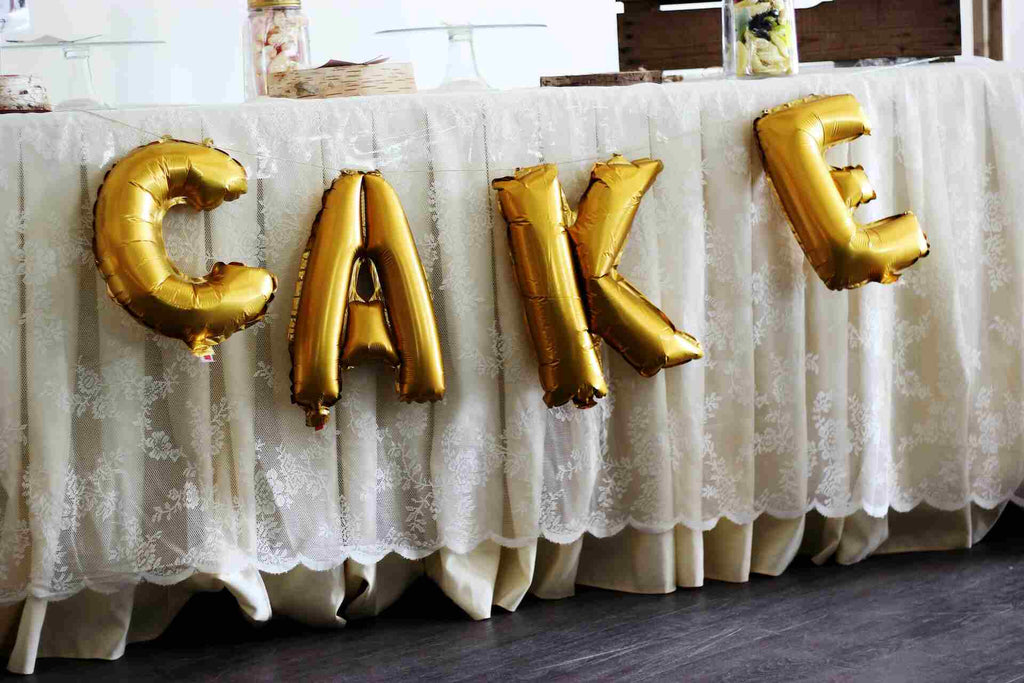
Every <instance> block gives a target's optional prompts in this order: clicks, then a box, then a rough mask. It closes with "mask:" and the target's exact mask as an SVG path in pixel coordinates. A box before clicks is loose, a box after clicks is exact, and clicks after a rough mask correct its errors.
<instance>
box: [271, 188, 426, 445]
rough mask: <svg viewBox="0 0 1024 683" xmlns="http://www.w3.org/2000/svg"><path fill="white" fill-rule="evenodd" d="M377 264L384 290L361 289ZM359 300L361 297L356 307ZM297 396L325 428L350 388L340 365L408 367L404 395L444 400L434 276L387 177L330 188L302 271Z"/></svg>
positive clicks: (312, 421)
mask: <svg viewBox="0 0 1024 683" xmlns="http://www.w3.org/2000/svg"><path fill="white" fill-rule="evenodd" d="M359 259H368V260H370V261H372V265H373V267H374V282H375V284H376V283H377V277H378V276H379V286H378V287H376V290H377V291H376V292H375V295H374V297H373V299H372V300H371V301H363V300H362V299H360V298H359V297H358V295H357V294H356V293H355V288H356V273H355V266H356V262H357V260H359ZM350 302H351V303H350ZM289 343H290V348H291V354H292V400H293V401H294V402H295V403H297V404H299V405H301V406H302V407H303V408H305V410H306V424H308V425H310V426H311V427H316V428H318V429H319V428H321V427H323V426H324V425H325V424H326V422H327V418H328V416H329V414H330V413H329V409H330V406H332V405H334V403H335V402H337V400H338V397H339V396H340V394H341V380H340V378H339V364H344V365H346V366H352V365H357V364H361V363H363V362H368V361H384V362H387V363H389V364H392V365H397V366H398V372H397V380H396V389H397V391H398V395H399V398H400V399H401V400H402V401H417V402H422V401H436V400H439V399H441V398H443V397H444V390H445V386H444V367H443V364H442V361H441V344H440V339H439V336H438V332H437V322H436V319H435V316H434V305H433V302H432V301H431V298H430V291H429V289H428V288H427V281H426V276H425V275H424V272H423V265H422V263H421V262H420V259H419V254H418V253H417V251H416V244H415V242H414V241H413V238H412V233H411V232H410V230H409V223H408V221H407V220H406V217H405V212H404V211H403V210H402V205H401V203H400V202H399V200H398V196H397V195H396V194H395V191H394V190H393V189H392V188H391V186H390V185H389V184H388V183H387V181H385V180H384V179H383V178H382V177H381V176H380V174H379V173H377V172H372V173H362V172H356V171H345V172H344V173H342V175H341V176H340V177H339V178H338V179H337V180H336V181H335V182H334V184H333V185H332V186H331V189H330V190H328V191H327V192H326V193H325V194H324V200H323V208H322V209H321V211H320V214H319V215H318V216H317V219H316V221H315V222H314V224H313V230H312V233H311V235H310V238H309V242H308V243H307V245H306V252H305V253H304V254H303V257H302V262H301V265H300V270H299V277H298V283H297V285H296V292H295V298H294V300H293V302H292V320H291V325H290V328H289Z"/></svg>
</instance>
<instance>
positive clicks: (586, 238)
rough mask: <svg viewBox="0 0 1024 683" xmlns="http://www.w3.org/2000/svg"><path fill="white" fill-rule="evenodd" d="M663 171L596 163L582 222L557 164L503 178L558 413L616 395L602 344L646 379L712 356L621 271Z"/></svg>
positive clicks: (529, 312) (506, 209)
mask: <svg viewBox="0 0 1024 683" xmlns="http://www.w3.org/2000/svg"><path fill="white" fill-rule="evenodd" d="M662 168H663V165H662V163H661V162H660V161H655V160H652V159H639V160H637V161H634V162H629V161H626V160H625V159H624V158H622V157H621V156H618V155H616V156H613V157H612V158H611V159H610V160H609V161H607V162H605V163H600V164H597V165H596V166H594V170H593V172H592V173H591V177H590V186H589V188H587V191H586V192H585V193H584V195H583V198H582V199H581V200H580V206H579V212H578V215H577V214H576V213H574V212H573V211H572V209H570V208H569V204H568V202H567V201H566V199H565V195H564V193H563V192H562V187H561V185H560V184H559V182H558V168H557V167H556V166H555V165H554V164H544V165H541V166H533V167H531V168H525V169H522V170H519V171H517V172H516V174H515V175H514V176H513V177H511V178H499V179H497V180H495V181H494V187H495V188H496V189H497V190H498V200H499V203H500V206H501V212H502V215H503V216H504V217H505V220H506V221H507V222H508V227H509V246H510V247H511V250H512V260H513V263H514V265H515V273H516V279H517V281H518V283H519V291H520V293H521V294H522V297H523V304H524V308H525V309H526V320H527V324H528V325H529V328H530V335H531V336H532V338H533V345H534V348H535V350H536V352H537V359H538V361H539V363H540V380H541V386H543V387H544V402H545V403H546V404H547V405H548V406H549V407H555V406H560V405H563V404H565V403H567V402H569V401H570V400H571V401H573V403H575V404H576V405H577V406H579V407H580V408H589V407H591V406H593V405H594V404H595V400H596V399H598V398H601V397H602V396H605V395H606V394H607V393H608V385H607V383H606V382H605V379H604V374H603V372H602V369H601V361H600V357H599V355H598V343H597V339H598V338H604V339H605V340H607V341H608V343H609V344H610V345H611V346H612V348H614V349H615V350H616V351H618V352H619V353H620V354H622V356H623V357H624V358H625V359H626V361H627V362H629V364H630V365H632V366H633V367H634V368H636V370H637V372H639V373H640V374H641V375H643V376H644V377H651V376H653V375H656V374H657V373H658V372H659V371H660V370H661V369H662V368H669V367H673V366H676V365H682V364H683V363H687V362H689V361H691V360H694V359H697V358H701V357H702V356H703V352H702V350H701V347H700V344H699V343H698V342H697V340H696V339H694V338H693V337H691V336H690V335H688V334H686V333H685V332H680V331H679V330H677V329H676V328H675V326H674V325H673V324H672V321H670V320H669V319H668V317H667V316H666V315H665V314H664V313H663V312H662V311H661V310H659V309H658V308H657V307H656V306H655V305H654V304H653V303H651V302H650V301H649V300H648V299H647V298H646V297H645V296H644V295H643V294H641V293H640V291H639V290H637V289H636V287H634V286H633V285H631V284H630V283H629V282H628V281H627V280H626V279H625V278H624V277H622V275H621V274H619V271H618V265H619V259H620V258H621V254H622V249H623V247H625V246H626V240H627V239H628V238H629V232H630V229H631V228H632V226H633V218H634V216H635V215H636V211H637V208H638V207H639V206H640V201H641V200H642V199H643V196H644V194H645V193H646V192H647V190H648V189H649V188H650V187H651V185H652V184H653V183H654V180H655V178H656V177H657V175H658V174H659V173H660V172H661V169H662ZM581 288H582V290H583V295H582V296H581V293H580V289H581Z"/></svg>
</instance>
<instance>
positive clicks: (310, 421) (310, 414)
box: [306, 405, 331, 432]
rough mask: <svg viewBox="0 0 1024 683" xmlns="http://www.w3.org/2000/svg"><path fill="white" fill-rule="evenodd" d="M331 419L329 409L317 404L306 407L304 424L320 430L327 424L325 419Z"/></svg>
mask: <svg viewBox="0 0 1024 683" xmlns="http://www.w3.org/2000/svg"><path fill="white" fill-rule="evenodd" d="M330 419H331V409H330V408H325V407H324V406H321V405H317V406H313V407H311V408H306V426H307V427H312V428H313V429H315V430H316V431H318V432H319V431H320V430H321V429H323V428H324V427H326V426H327V421H328V420H330Z"/></svg>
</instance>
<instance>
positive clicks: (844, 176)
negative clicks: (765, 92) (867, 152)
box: [754, 95, 929, 290]
mask: <svg viewBox="0 0 1024 683" xmlns="http://www.w3.org/2000/svg"><path fill="white" fill-rule="evenodd" d="M754 131H755V133H756V137H757V139H758V142H759V144H760V146H761V152H762V156H763V158H764V165H765V170H766V171H767V172H768V176H769V178H770V179H771V182H772V185H773V186H774V187H775V190H776V193H777V195H778V197H779V200H780V201H781V203H782V207H783V209H784V210H785V212H786V215H787V216H788V217H789V221H790V224H791V225H792V227H793V234H794V235H795V236H796V239H797V241H798V242H799V243H800V246H801V247H802V248H803V250H804V253H805V254H806V255H807V259H808V261H810V263H811V265H812V266H813V267H814V270H815V272H817V274H818V277H820V278H821V279H822V280H824V282H825V284H826V285H827V286H828V287H829V289H835V290H842V289H852V288H855V287H860V286H862V285H865V284H867V283H868V282H880V283H882V284H888V283H892V282H895V281H896V280H898V279H899V276H900V273H901V272H902V271H904V270H906V269H907V268H909V267H910V266H912V265H914V263H916V262H917V260H918V259H920V258H922V257H924V256H927V255H928V251H929V245H928V239H927V237H926V236H925V234H924V232H923V231H922V230H921V226H920V224H919V223H918V221H917V218H916V217H915V216H914V214H913V213H909V212H908V213H905V214H903V215H900V216H893V217H891V218H885V219H882V220H880V221H878V222H876V223H872V224H870V225H859V224H857V223H856V222H855V221H854V219H853V210H854V209H856V208H857V207H858V206H860V205H861V204H864V203H866V202H869V201H871V200H872V199H875V196H876V195H875V191H874V189H873V188H872V187H871V183H870V182H869V181H868V178H867V175H865V173H864V169H863V168H861V167H859V166H858V167H853V168H831V167H829V165H828V164H827V163H826V162H825V158H824V153H825V150H827V149H828V148H830V147H833V146H835V145H839V144H843V143H847V142H852V141H854V140H856V139H857V138H859V137H860V136H862V135H868V134H870V132H871V131H870V129H869V127H868V124H867V117H866V116H865V114H864V110H863V109H862V108H861V106H860V104H859V103H858V102H857V100H856V98H854V97H853V95H839V96H836V97H817V96H816V97H809V98H806V99H803V100H798V101H796V102H791V103H789V104H785V105H782V106H781V107H776V108H775V109H771V110H768V111H766V112H764V114H763V115H762V116H761V117H760V118H758V119H757V121H756V122H755V124H754Z"/></svg>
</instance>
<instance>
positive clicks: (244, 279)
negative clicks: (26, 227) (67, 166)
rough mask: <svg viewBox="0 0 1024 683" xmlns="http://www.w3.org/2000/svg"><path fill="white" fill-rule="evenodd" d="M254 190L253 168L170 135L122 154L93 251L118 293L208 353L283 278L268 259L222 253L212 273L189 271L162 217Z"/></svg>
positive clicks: (247, 320)
mask: <svg viewBox="0 0 1024 683" xmlns="http://www.w3.org/2000/svg"><path fill="white" fill-rule="evenodd" d="M246 189H247V183H246V174H245V168H243V167H242V165H241V164H240V163H238V162H237V161H235V160H234V159H232V158H231V157H230V156H228V155H227V154H226V153H224V152H222V151H220V150H218V149H213V148H212V147H211V146H207V145H197V144H194V143H191V142H183V141H180V140H162V141H160V142H155V143H152V144H149V145H145V146H143V147H139V148H137V149H135V150H133V151H132V152H131V153H129V154H128V156H126V157H125V158H124V159H121V160H120V161H118V162H117V163H116V164H115V165H114V167H113V168H111V169H110V171H109V172H108V173H107V176H106V178H105V179H104V181H103V184H102V185H101V186H100V190H99V196H98V197H97V199H96V206H95V207H94V209H93V213H94V216H93V217H94V230H95V236H94V239H93V251H94V253H95V256H96V265H97V266H98V267H99V269H100V272H101V273H102V274H103V277H104V279H105V280H106V282H107V291H108V292H109V294H110V296H111V297H112V298H113V299H114V300H115V301H117V303H119V304H120V305H121V306H122V307H123V308H124V309H125V310H126V311H128V312H129V313H131V314H132V315H133V316H135V317H136V318H137V319H138V320H139V321H140V322H141V323H143V324H144V325H147V326H149V327H151V328H153V329H154V330H156V331H157V332H159V333H161V334H163V335H166V336H168V337H172V338H175V339H180V340H182V341H183V342H185V344H187V345H188V347H189V349H190V350H191V351H192V353H193V354H195V355H197V356H202V357H208V356H209V355H211V354H212V353H213V351H212V347H213V346H214V345H216V344H219V343H220V342H222V341H224V340H225V339H227V337H228V336H230V335H231V334H233V333H234V332H237V331H238V330H241V329H243V328H245V327H247V326H248V325H252V324H253V323H255V322H257V321H259V320H260V319H261V318H262V317H263V316H264V315H265V314H266V311H267V306H268V305H269V304H270V301H271V300H272V299H273V298H274V292H275V290H276V289H277V279H276V278H275V277H274V276H273V275H272V274H271V273H270V272H268V271H266V270H263V269H262V268H248V267H246V266H244V265H242V264H241V263H227V264H225V263H219V262H218V263H216V264H214V266H213V270H211V271H210V273H209V274H208V275H206V276H205V277H199V278H193V277H189V276H188V275H186V274H185V273H182V272H181V271H180V270H178V268H177V267H176V266H175V265H174V263H173V262H172V261H171V259H170V257H168V255H167V250H166V248H165V246H164V238H163V220H164V216H165V215H166V213H167V211H168V210H170V209H171V208H172V207H174V206H177V205H179V204H188V205H189V206H191V207H192V208H194V209H196V210H202V211H210V210H213V209H215V208H217V207H218V206H220V204H221V202H224V201H232V200H234V199H237V198H238V197H239V195H242V194H244V193H245V191H246Z"/></svg>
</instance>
